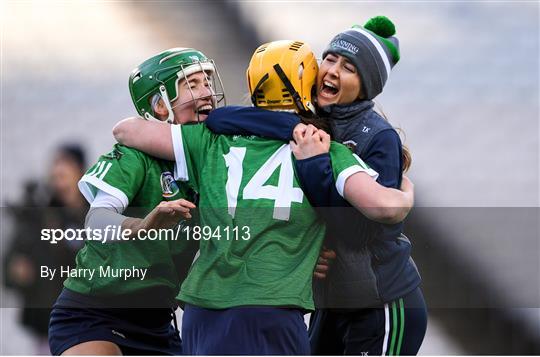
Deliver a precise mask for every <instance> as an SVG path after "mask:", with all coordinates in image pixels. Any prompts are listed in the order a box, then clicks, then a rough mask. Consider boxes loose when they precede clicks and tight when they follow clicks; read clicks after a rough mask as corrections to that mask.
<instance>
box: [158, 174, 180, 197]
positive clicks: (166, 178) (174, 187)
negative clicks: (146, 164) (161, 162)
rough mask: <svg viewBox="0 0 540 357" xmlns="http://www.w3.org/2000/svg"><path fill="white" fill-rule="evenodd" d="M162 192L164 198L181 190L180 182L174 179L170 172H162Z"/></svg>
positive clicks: (172, 195)
mask: <svg viewBox="0 0 540 357" xmlns="http://www.w3.org/2000/svg"><path fill="white" fill-rule="evenodd" d="M160 181H161V192H162V196H163V197H164V198H170V197H174V196H176V195H177V194H178V192H180V188H179V187H178V184H177V183H176V181H175V180H174V177H173V175H172V174H171V173H170V172H169V171H166V172H162V173H161V180H160Z"/></svg>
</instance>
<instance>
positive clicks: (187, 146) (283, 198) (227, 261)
mask: <svg viewBox="0 0 540 357" xmlns="http://www.w3.org/2000/svg"><path fill="white" fill-rule="evenodd" d="M172 138H173V145H174V153H175V159H176V166H175V179H178V180H181V181H188V182H189V183H190V184H191V185H192V186H193V188H194V189H195V191H197V192H199V194H200V197H199V210H200V219H201V221H200V222H201V226H202V229H201V230H199V231H198V232H195V231H193V232H191V237H189V236H188V238H191V239H199V240H200V256H199V258H198V259H197V260H196V261H195V263H194V264H193V265H192V267H191V270H190V272H189V274H188V277H187V278H186V280H185V281H184V283H183V284H182V289H181V292H180V294H179V299H180V300H182V301H185V302H187V303H190V304H193V305H197V306H201V307H205V308H216V309H220V308H229V307H234V306H242V305H267V306H295V307H300V308H304V309H313V308H314V305H313V298H312V289H311V281H312V274H313V270H314V267H315V263H316V261H317V257H318V255H319V251H320V248H321V244H322V241H323V238H324V233H325V226H324V223H323V222H321V221H319V220H318V219H317V215H316V213H315V211H314V209H313V208H312V207H311V206H310V204H309V202H308V200H307V198H306V197H304V193H303V192H302V190H301V189H300V186H299V184H298V181H297V177H296V175H295V172H294V165H293V157H292V153H291V148H290V146H289V145H288V144H285V143H283V142H281V141H275V140H269V139H263V138H260V137H255V136H252V137H245V136H225V135H216V134H213V133H212V132H211V131H210V130H209V129H207V128H206V127H205V126H204V125H202V124H201V125H185V126H180V125H173V126H172ZM330 155H331V160H332V167H333V171H334V177H335V179H336V185H337V188H338V191H339V192H340V193H341V194H342V195H343V187H344V183H345V181H346V179H347V178H348V177H349V176H351V175H352V174H354V173H356V172H359V171H365V172H368V174H370V175H372V176H376V173H375V172H374V171H373V170H371V169H369V168H368V167H367V165H365V164H364V163H363V162H362V161H361V160H359V159H357V158H355V157H354V156H353V154H352V153H351V152H350V151H349V149H347V148H346V147H345V146H343V145H341V144H337V143H332V145H331V149H330Z"/></svg>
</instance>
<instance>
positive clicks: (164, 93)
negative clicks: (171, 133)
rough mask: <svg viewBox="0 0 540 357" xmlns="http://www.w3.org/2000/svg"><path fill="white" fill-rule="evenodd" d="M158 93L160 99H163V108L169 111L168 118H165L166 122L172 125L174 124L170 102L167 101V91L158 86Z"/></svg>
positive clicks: (162, 86)
mask: <svg viewBox="0 0 540 357" xmlns="http://www.w3.org/2000/svg"><path fill="white" fill-rule="evenodd" d="M159 92H160V93H161V98H163V101H164V102H165V107H166V108H167V110H168V111H169V116H168V117H167V120H166V122H167V123H169V124H172V123H174V113H173V110H172V107H171V101H170V100H169V96H168V95H167V89H166V88H165V86H164V85H160V86H159Z"/></svg>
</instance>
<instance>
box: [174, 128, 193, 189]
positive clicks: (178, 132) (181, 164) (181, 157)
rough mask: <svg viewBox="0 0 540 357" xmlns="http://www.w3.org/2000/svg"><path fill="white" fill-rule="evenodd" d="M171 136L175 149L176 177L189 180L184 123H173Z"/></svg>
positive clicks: (179, 179) (180, 179)
mask: <svg viewBox="0 0 540 357" xmlns="http://www.w3.org/2000/svg"><path fill="white" fill-rule="evenodd" d="M171 136H172V143H173V150H174V179H175V180H177V181H189V175H188V168H187V162H186V153H185V152H184V143H183V141H182V125H179V124H173V125H171Z"/></svg>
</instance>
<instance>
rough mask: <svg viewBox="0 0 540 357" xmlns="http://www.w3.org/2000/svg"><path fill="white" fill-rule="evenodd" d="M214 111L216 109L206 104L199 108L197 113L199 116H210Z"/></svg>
mask: <svg viewBox="0 0 540 357" xmlns="http://www.w3.org/2000/svg"><path fill="white" fill-rule="evenodd" d="M212 109H214V107H213V106H212V105H211V104H204V105H201V106H200V107H198V108H197V110H196V112H197V113H199V114H203V115H208V114H210V111H212Z"/></svg>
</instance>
